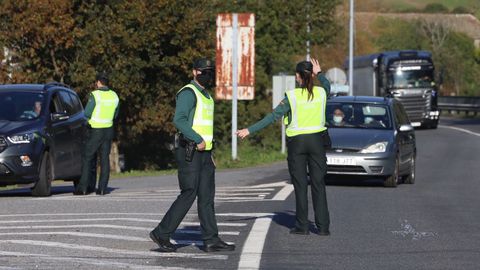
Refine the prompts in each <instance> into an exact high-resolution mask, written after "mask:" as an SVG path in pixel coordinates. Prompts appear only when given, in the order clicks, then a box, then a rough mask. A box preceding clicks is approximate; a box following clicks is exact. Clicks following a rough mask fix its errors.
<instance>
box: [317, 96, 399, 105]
mask: <svg viewBox="0 0 480 270" xmlns="http://www.w3.org/2000/svg"><path fill="white" fill-rule="evenodd" d="M393 100H394V99H393V98H388V97H372V96H336V97H331V98H329V99H328V100H327V102H340V103H343V102H345V103H373V104H384V105H390V104H391V103H392V102H393Z"/></svg>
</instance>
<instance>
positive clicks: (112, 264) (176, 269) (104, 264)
mask: <svg viewBox="0 0 480 270" xmlns="http://www.w3.org/2000/svg"><path fill="white" fill-rule="evenodd" d="M0 256H13V257H27V258H28V259H32V258H33V259H42V260H54V261H67V262H70V263H71V262H72V261H75V262H81V263H84V264H91V265H97V266H102V267H104V268H102V269H105V267H106V268H109V267H110V268H114V269H118V267H121V268H127V269H140V270H141V269H165V270H188V269H192V268H182V267H166V266H150V265H138V264H130V263H120V262H115V261H112V260H98V259H93V258H88V259H85V258H79V257H75V258H73V257H59V256H51V255H46V254H35V253H23V252H11V251H0ZM0 269H1V270H3V269H22V268H12V267H0Z"/></svg>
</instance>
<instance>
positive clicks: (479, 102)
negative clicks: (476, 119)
mask: <svg viewBox="0 0 480 270" xmlns="http://www.w3.org/2000/svg"><path fill="white" fill-rule="evenodd" d="M438 108H439V110H440V111H449V112H452V111H455V112H461V111H463V112H465V113H467V114H469V113H470V112H472V113H474V114H475V115H476V114H477V113H478V112H480V97H449V96H442V97H438Z"/></svg>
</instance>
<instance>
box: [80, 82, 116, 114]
mask: <svg viewBox="0 0 480 270" xmlns="http://www.w3.org/2000/svg"><path fill="white" fill-rule="evenodd" d="M97 90H102V91H108V90H110V88H109V87H107V86H103V87H100V88H98V89H97ZM95 105H96V104H95V97H94V96H93V94H92V93H90V96H89V97H88V102H87V105H86V106H85V117H86V118H87V119H90V118H92V113H93V110H94V109H95ZM119 107H120V102H119V103H118V105H117V108H116V109H115V114H114V116H113V119H117V116H118V108H119Z"/></svg>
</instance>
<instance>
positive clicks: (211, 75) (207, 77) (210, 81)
mask: <svg viewBox="0 0 480 270" xmlns="http://www.w3.org/2000/svg"><path fill="white" fill-rule="evenodd" d="M195 78H196V79H197V81H198V83H199V84H201V85H202V86H203V87H205V88H212V87H214V86H215V70H214V69H205V70H202V73H201V74H198V75H197V76H196V77H195Z"/></svg>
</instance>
